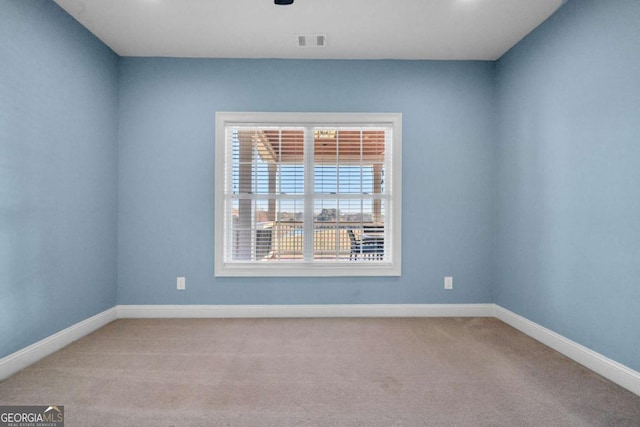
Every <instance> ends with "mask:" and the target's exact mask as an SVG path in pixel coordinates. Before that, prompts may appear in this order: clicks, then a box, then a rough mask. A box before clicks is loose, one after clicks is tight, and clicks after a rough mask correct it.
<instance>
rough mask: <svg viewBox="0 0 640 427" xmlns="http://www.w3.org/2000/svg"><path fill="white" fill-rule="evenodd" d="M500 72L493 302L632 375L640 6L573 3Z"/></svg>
mask: <svg viewBox="0 0 640 427" xmlns="http://www.w3.org/2000/svg"><path fill="white" fill-rule="evenodd" d="M497 71H498V73H497V78H498V105H499V115H498V117H499V123H500V126H499V134H500V138H499V140H500V142H499V149H498V153H499V159H498V160H499V162H498V165H499V173H498V182H499V196H498V204H497V213H498V224H499V226H498V235H497V236H498V237H497V243H498V245H497V246H498V251H497V257H496V272H497V275H496V279H497V281H496V286H495V294H496V298H495V300H496V303H498V304H500V305H501V306H503V307H506V308H508V309H510V310H513V311H515V312H517V313H519V314H521V315H523V316H525V317H527V318H528V319H531V320H533V321H535V322H537V323H539V324H542V325H544V326H546V327H548V328H550V329H552V330H554V331H556V332H558V333H560V334H562V335H564V336H566V337H568V338H570V339H572V340H574V341H577V342H579V343H581V344H583V345H585V346H587V347H589V348H591V349H593V350H595V351H597V352H599V353H602V354H604V355H605V356H608V357H610V358H612V359H614V360H617V361H619V362H621V363H623V364H625V365H627V366H630V367H631V368H633V369H635V370H640V333H639V331H638V327H639V325H640V279H639V278H640V2H638V1H637V0H619V1H616V2H608V1H596V0H583V1H569V2H568V3H567V4H566V5H565V6H564V7H563V8H562V9H560V11H559V12H558V13H556V14H555V15H554V16H553V17H552V18H551V19H550V20H549V21H547V22H546V23H545V24H543V25H542V26H541V27H540V28H539V29H537V30H536V31H535V32H534V33H532V34H531V35H530V36H529V37H527V38H526V39H525V40H524V41H522V42H521V43H519V44H518V45H517V46H516V47H515V48H514V49H512V50H511V51H510V52H509V53H508V54H507V55H506V56H504V57H503V58H501V59H500V61H499V63H498V70H497Z"/></svg>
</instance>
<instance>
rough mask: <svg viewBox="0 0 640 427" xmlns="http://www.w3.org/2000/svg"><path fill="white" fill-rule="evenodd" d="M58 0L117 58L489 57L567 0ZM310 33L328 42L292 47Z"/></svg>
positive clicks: (504, 47) (480, 58) (516, 39)
mask: <svg viewBox="0 0 640 427" xmlns="http://www.w3.org/2000/svg"><path fill="white" fill-rule="evenodd" d="M55 2H56V3H58V4H59V5H60V6H61V7H62V8H63V9H65V10H66V11H67V12H68V13H69V14H71V15H72V16H73V17H74V18H76V19H77V20H78V21H79V22H80V23H82V24H83V25H84V26H85V27H87V28H88V29H89V30H90V31H91V32H92V33H94V34H95V35H96V36H98V37H99V38H100V39H101V40H102V41H103V42H105V43H106V44H107V45H108V46H110V47H111V48H112V49H113V50H114V51H115V52H116V53H118V54H119V55H121V56H169V57H196V58H199V57H205V58H317V59H456V60H465V59H477V60H495V59H498V58H499V57H500V56H502V55H503V54H504V53H505V52H507V51H508V50H509V49H510V48H511V47H512V46H513V45H515V44H516V43H517V42H518V41H520V40H521V39H522V38H523V37H524V36H526V35H527V34H528V33H529V32H531V30H533V29H534V28H535V27H537V26H538V25H539V24H540V23H542V22H543V21H544V20H545V19H547V18H548V17H549V16H550V15H551V14H553V12H555V11H556V10H557V9H558V7H559V6H560V5H561V4H562V3H563V0H295V2H294V3H293V4H292V5H290V6H277V5H275V4H274V3H273V0H55ZM307 33H314V34H315V33H321V34H326V36H327V45H326V47H323V48H318V47H308V48H301V47H298V45H297V37H296V35H298V34H307Z"/></svg>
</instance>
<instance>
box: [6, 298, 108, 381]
mask: <svg viewBox="0 0 640 427" xmlns="http://www.w3.org/2000/svg"><path fill="white" fill-rule="evenodd" d="M116 318H117V311H116V308H115V307H112V308H110V309H108V310H105V311H103V312H102V313H98V314H96V315H95V316H92V317H89V318H88V319H85V320H83V321H81V322H78V323H76V324H75V325H71V326H69V327H68V328H66V329H63V330H61V331H60V332H58V333H55V334H53V335H50V336H48V337H47V338H44V339H42V340H40V341H38V342H36V343H34V344H31V345H30V346H28V347H25V348H23V349H22V350H18V351H16V352H15V353H12V354H10V355H8V356H6V357H3V358H2V359H0V380H3V379H5V378H8V377H10V376H11V375H13V374H15V373H17V372H18V371H20V370H22V369H24V368H26V367H27V366H29V365H32V364H33V363H35V362H37V361H38V360H40V359H42V358H44V357H46V356H48V355H50V354H52V353H54V352H56V351H58V350H60V349H61V348H63V347H65V346H67V345H69V344H71V343H72V342H74V341H76V340H78V339H80V338H82V337H84V336H86V335H88V334H90V333H91V332H93V331H95V330H97V329H99V328H101V327H103V326H104V325H106V324H107V323H109V322H112V321H114V320H116Z"/></svg>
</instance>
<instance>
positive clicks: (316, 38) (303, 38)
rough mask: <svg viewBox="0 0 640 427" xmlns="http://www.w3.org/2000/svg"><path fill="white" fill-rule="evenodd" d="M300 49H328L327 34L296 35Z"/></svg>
mask: <svg viewBox="0 0 640 427" xmlns="http://www.w3.org/2000/svg"><path fill="white" fill-rule="evenodd" d="M296 40H297V42H298V47H326V46H327V35H326V34H296Z"/></svg>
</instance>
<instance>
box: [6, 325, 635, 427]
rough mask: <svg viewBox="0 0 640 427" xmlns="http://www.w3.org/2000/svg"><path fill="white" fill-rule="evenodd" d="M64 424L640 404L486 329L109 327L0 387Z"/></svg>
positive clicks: (581, 413)
mask: <svg viewBox="0 0 640 427" xmlns="http://www.w3.org/2000/svg"><path fill="white" fill-rule="evenodd" d="M0 404H2V405H8V404H25V405H26V404H30V405H31V404H43V405H44V404H46V405H49V404H58V405H64V406H65V418H66V424H65V425H66V426H67V427H73V426H278V427H279V426H306V425H312V426H367V427H369V426H510V427H511V426H545V427H546V426H636V427H637V426H640V397H639V396H636V395H634V394H632V393H630V392H628V391H626V390H624V389H623V388H621V387H619V386H617V385H615V384H613V383H611V382H609V381H607V380H605V379H603V378H602V377H600V376H598V375H596V374H594V373H593V372H591V371H589V370H587V369H586V368H583V367H582V366H580V365H578V364H576V363H574V362H572V361H570V360H569V359H567V358H565V357H564V356H562V355H560V354H558V353H556V352H555V351H553V350H550V349H549V348H547V347H545V346H543V345H541V344H539V343H538V342H536V341H534V340H532V339H530V338H529V337H527V336H525V335H523V334H521V333H520V332H517V331H516V330H514V329H513V328H511V327H509V326H507V325H505V324H504V323H502V322H500V321H499V320H496V319H492V318H472V319H470V318H464V319H462V318H446V319H443V318H404V319H163V320H154V319H149V320H147V319H145V320H118V321H115V322H113V323H110V324H109V325H107V326H105V327H104V328H102V329H100V330H98V331H96V332H95V333H93V334H91V335H89V336H87V337H85V338H84V339H82V340H80V341H77V342H75V343H73V344H72V345H70V346H68V347H66V348H64V349H63V350H61V351H59V352H57V353H55V354H53V355H51V356H50V357H47V358H46V359H44V360H42V361H41V362H39V363H37V364H36V365H33V366H31V367H29V368H27V369H25V370H24V371H22V372H20V373H18V374H16V375H15V376H13V377H11V378H9V379H7V380H5V381H3V382H1V383H0Z"/></svg>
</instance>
